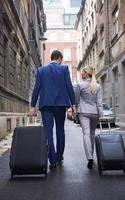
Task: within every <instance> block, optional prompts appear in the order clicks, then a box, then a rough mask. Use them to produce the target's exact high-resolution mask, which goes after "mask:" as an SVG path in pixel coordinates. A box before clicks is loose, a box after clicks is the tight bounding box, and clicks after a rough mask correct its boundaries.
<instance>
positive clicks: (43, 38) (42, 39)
mask: <svg viewBox="0 0 125 200" xmlns="http://www.w3.org/2000/svg"><path fill="white" fill-rule="evenodd" d="M39 40H40V41H46V40H47V38H46V37H45V36H44V35H40V37H39ZM28 41H29V42H35V39H32V40H28Z"/></svg>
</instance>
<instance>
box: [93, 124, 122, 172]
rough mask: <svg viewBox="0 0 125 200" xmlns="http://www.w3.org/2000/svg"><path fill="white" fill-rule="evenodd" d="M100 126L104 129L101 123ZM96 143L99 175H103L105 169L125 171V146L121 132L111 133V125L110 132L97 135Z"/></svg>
mask: <svg viewBox="0 0 125 200" xmlns="http://www.w3.org/2000/svg"><path fill="white" fill-rule="evenodd" d="M100 123H101V122H100ZM108 124H109V122H108ZM100 128H101V129H102V126H101V125H100ZM95 144H96V156H97V162H98V172H99V175H102V171H103V170H123V172H125V148H124V143H123V138H122V136H121V135H120V134H111V130H110V126H109V133H105V134H103V133H101V134H100V135H97V136H96V137H95Z"/></svg>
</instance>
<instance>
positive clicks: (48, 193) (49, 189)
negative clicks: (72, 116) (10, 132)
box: [0, 120, 125, 200]
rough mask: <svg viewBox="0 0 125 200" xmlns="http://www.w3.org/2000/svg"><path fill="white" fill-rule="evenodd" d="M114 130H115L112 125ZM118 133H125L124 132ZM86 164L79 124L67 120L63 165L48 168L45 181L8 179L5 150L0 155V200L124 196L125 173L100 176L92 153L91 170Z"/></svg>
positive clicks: (108, 199) (88, 199)
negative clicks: (51, 170) (53, 168)
mask: <svg viewBox="0 0 125 200" xmlns="http://www.w3.org/2000/svg"><path fill="white" fill-rule="evenodd" d="M115 131H119V129H116V128H115ZM96 133H97V134H98V133H99V130H97V132H96ZM122 134H123V135H125V134H124V132H122ZM7 141H10V143H11V137H10V139H9V140H6V142H5V143H4V144H5V145H3V146H7V148H6V150H7V149H8V148H9V147H10V143H9V144H8V142H7ZM0 148H2V147H1V146H0ZM86 164H87V162H86V158H85V154H84V148H83V139H82V131H81V127H80V126H79V125H76V124H74V123H73V122H71V121H68V120H67V121H66V149H65V154H64V164H63V166H62V167H58V169H57V170H56V171H54V172H50V171H49V170H48V177H47V179H46V180H43V179H41V177H37V178H36V177H30V178H29V177H28V178H24V177H23V178H16V179H14V180H13V181H11V180H10V171H9V152H6V153H5V154H4V155H2V156H0V200H10V199H12V200H111V199H113V200H124V199H125V186H124V185H125V176H124V175H123V172H122V171H107V172H105V173H104V174H103V176H101V177H100V176H99V175H98V171H97V163H96V156H95V163H94V168H93V170H92V171H89V170H88V169H87V168H86Z"/></svg>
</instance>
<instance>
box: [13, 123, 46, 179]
mask: <svg viewBox="0 0 125 200" xmlns="http://www.w3.org/2000/svg"><path fill="white" fill-rule="evenodd" d="M47 158H48V156H47V136H46V131H45V129H44V127H42V126H22V127H16V128H15V130H14V134H13V139H12V146H11V151H10V170H11V178H13V175H33V174H42V175H44V177H46V176H47V160H48V159H47Z"/></svg>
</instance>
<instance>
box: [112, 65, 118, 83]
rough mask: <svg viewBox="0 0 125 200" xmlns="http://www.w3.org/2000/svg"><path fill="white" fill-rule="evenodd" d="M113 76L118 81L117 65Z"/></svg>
mask: <svg viewBox="0 0 125 200" xmlns="http://www.w3.org/2000/svg"><path fill="white" fill-rule="evenodd" d="M113 76H114V81H115V82H117V81H118V67H115V69H113Z"/></svg>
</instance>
